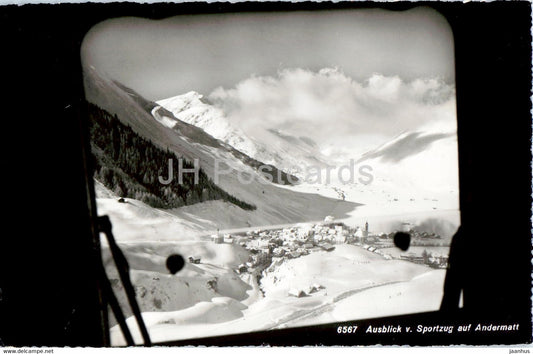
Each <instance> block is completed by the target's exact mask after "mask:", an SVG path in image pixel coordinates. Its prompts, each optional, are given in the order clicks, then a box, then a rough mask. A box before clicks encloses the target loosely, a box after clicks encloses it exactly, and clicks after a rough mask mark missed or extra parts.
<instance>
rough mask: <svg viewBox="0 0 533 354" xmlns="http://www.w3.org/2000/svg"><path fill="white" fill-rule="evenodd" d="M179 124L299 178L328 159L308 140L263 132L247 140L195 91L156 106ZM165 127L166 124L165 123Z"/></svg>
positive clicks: (221, 113) (279, 131)
mask: <svg viewBox="0 0 533 354" xmlns="http://www.w3.org/2000/svg"><path fill="white" fill-rule="evenodd" d="M156 103H157V104H158V105H160V106H161V107H163V108H165V109H167V110H168V111H170V112H172V114H173V115H174V116H175V117H176V118H177V119H179V120H181V121H184V122H187V123H189V124H192V125H194V126H196V127H198V128H201V129H203V130H204V131H205V132H207V133H208V134H210V135H211V136H213V137H215V138H217V139H219V140H221V141H223V142H225V143H226V144H228V145H230V146H232V147H234V148H235V149H237V150H239V151H241V152H243V153H244V154H246V155H248V156H250V157H252V158H254V159H257V160H260V161H262V162H264V163H267V164H271V165H274V166H277V167H278V168H281V169H282V170H284V171H288V172H290V173H294V174H296V175H298V173H297V170H298V169H301V170H303V169H305V168H306V167H308V166H317V167H325V166H326V165H327V158H326V157H325V156H323V155H322V154H321V152H320V150H319V148H318V147H317V145H316V143H315V142H313V140H311V139H310V138H307V137H295V136H292V135H290V134H287V133H286V132H283V131H281V130H279V129H269V128H267V129H264V130H263V131H262V132H261V133H260V137H259V138H258V137H250V136H248V135H247V134H246V133H245V132H244V131H242V130H241V129H239V128H238V127H236V126H235V125H234V124H232V123H231V122H230V121H229V120H228V119H227V117H226V115H225V114H224V111H223V110H222V109H220V108H219V107H216V106H214V105H212V104H211V103H210V102H209V101H208V100H207V99H206V98H204V97H203V96H202V95H201V94H199V93H198V92H195V91H190V92H188V93H185V94H183V95H179V96H175V97H170V98H167V99H163V100H160V101H157V102H156ZM167 123H168V121H167Z"/></svg>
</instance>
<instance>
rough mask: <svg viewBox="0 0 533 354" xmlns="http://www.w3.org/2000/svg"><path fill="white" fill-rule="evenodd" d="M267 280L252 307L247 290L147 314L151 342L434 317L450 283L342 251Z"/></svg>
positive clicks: (418, 269) (287, 265) (117, 338)
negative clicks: (295, 292)
mask: <svg viewBox="0 0 533 354" xmlns="http://www.w3.org/2000/svg"><path fill="white" fill-rule="evenodd" d="M178 274H179V273H178ZM263 274H264V276H263V280H262V281H261V284H262V289H263V291H264V296H257V297H256V298H255V300H254V301H251V302H250V301H248V302H247V301H246V300H247V299H249V298H250V291H251V290H252V289H248V292H247V293H246V294H247V296H248V297H246V298H245V299H244V300H242V299H241V300H239V299H238V298H234V297H232V296H228V295H226V296H220V297H213V298H211V299H210V300H201V301H199V302H197V303H196V304H194V305H192V306H188V307H186V308H183V309H178V310H175V311H157V310H153V311H148V312H143V318H144V319H145V321H146V324H147V326H148V330H149V332H150V336H151V338H152V340H153V341H155V342H158V341H169V340H179V339H188V338H197V337H206V336H215V335H225V334H232V333H248V332H253V331H258V330H269V329H274V328H283V327H298V326H303V325H316V324H320V323H327V322H335V321H341V320H342V321H347V320H356V319H361V318H371V317H376V316H388V315H391V314H401V313H415V312H423V311H434V310H437V309H438V307H439V304H440V299H441V297H442V281H443V277H444V271H443V270H438V271H435V270H432V269H430V268H428V267H425V266H421V265H416V264H412V263H409V262H404V261H398V260H386V259H384V258H382V257H380V256H378V255H375V254H373V253H371V252H368V251H366V250H364V249H362V248H360V247H358V246H353V245H339V246H338V247H337V248H336V249H335V250H334V251H332V252H324V251H322V252H317V253H314V254H311V255H309V256H304V257H300V258H298V259H291V260H287V259H285V260H280V261H278V262H276V263H275V264H273V265H272V266H271V267H270V268H269V269H267V270H266V271H265V272H264V273H263ZM312 284H318V285H320V286H321V288H320V289H318V290H317V291H315V292H312V293H308V294H307V296H305V297H301V298H297V297H293V296H289V295H288V292H289V291H290V289H292V288H296V289H307V288H308V287H309V285H312ZM232 286H236V285H232ZM237 288H239V287H238V286H237ZM242 289H244V288H242ZM128 323H129V325H130V328H132V330H133V332H134V337H135V339H136V341H140V340H141V338H140V334H139V332H138V330H137V329H136V326H135V325H134V319H133V318H131V317H130V318H129V319H128ZM111 334H112V341H113V343H114V344H115V345H123V344H124V341H123V338H122V337H121V334H120V330H119V328H118V326H115V327H114V328H112V331H111Z"/></svg>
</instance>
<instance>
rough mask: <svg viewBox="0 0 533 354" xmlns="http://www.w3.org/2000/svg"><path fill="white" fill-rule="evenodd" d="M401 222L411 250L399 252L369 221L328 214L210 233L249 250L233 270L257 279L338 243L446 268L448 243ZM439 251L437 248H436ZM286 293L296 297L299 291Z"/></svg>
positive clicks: (191, 259)
mask: <svg viewBox="0 0 533 354" xmlns="http://www.w3.org/2000/svg"><path fill="white" fill-rule="evenodd" d="M410 226H412V225H410V224H408V223H404V225H403V230H398V231H403V232H407V233H409V234H410V236H411V245H412V246H413V247H412V249H416V250H417V251H418V252H416V251H415V252H413V251H412V249H410V250H408V251H405V252H402V251H400V250H399V249H398V248H397V247H395V245H394V235H395V233H396V232H391V233H375V232H372V231H370V228H369V224H368V222H366V223H365V225H364V226H356V227H349V226H348V225H346V224H344V223H343V222H336V221H335V220H334V219H333V217H331V216H328V217H326V218H325V219H324V221H323V222H319V223H316V224H296V225H294V226H292V227H284V228H274V229H260V228H258V229H254V230H249V231H246V232H238V233H231V234H230V233H222V232H218V231H217V233H216V234H213V235H211V236H210V240H211V242H214V243H216V244H233V245H236V246H240V247H243V248H244V249H246V250H248V251H249V252H250V257H249V259H248V260H247V261H246V262H244V263H242V264H240V265H239V266H238V267H237V268H236V269H234V272H235V273H237V274H240V275H244V274H251V275H254V276H256V277H258V278H260V277H261V274H262V272H263V271H264V270H266V269H267V268H270V269H271V268H272V267H275V266H276V265H277V264H281V263H283V262H284V261H286V260H288V259H294V258H299V257H305V256H307V255H309V254H312V253H315V252H331V251H333V250H334V249H335V247H336V246H337V245H340V244H350V245H353V246H356V247H361V248H363V249H364V250H366V251H368V252H372V253H374V254H377V255H380V256H381V257H383V259H384V260H393V259H396V260H403V261H406V262H413V263H416V264H421V265H426V266H428V267H431V268H434V269H445V268H446V267H447V265H448V253H447V252H443V251H442V250H443V249H444V250H446V249H447V247H448V246H449V245H448V244H447V243H446V241H445V240H443V239H442V238H441V236H440V235H438V234H435V233H428V232H419V231H417V230H415V229H413V228H410ZM435 250H438V251H435ZM189 262H191V263H201V259H200V257H194V256H191V257H189ZM319 289H321V285H319V284H316V285H314V289H311V291H313V290H314V291H318V290H319ZM289 295H293V296H298V294H291V293H289Z"/></svg>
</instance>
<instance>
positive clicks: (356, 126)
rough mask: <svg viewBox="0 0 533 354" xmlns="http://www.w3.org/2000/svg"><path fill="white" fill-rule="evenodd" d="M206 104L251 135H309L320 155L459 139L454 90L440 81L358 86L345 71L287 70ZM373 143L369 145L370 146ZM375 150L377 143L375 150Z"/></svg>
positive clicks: (382, 79)
mask: <svg viewBox="0 0 533 354" xmlns="http://www.w3.org/2000/svg"><path fill="white" fill-rule="evenodd" d="M208 97H209V100H210V101H211V102H213V103H214V104H215V105H216V106H218V107H219V108H221V109H222V110H223V111H224V112H225V113H226V115H227V117H228V119H229V120H230V122H231V123H232V124H234V125H236V126H239V127H240V128H241V129H242V130H244V131H245V132H246V133H247V134H249V135H250V136H255V137H257V138H261V135H263V136H264V134H265V133H264V132H265V131H266V130H267V129H278V130H281V131H286V132H287V133H290V134H293V135H296V136H300V135H304V136H308V137H310V138H311V139H313V140H314V141H316V142H317V143H318V145H320V146H322V147H323V148H327V147H328V146H337V147H338V146H339V145H343V146H347V145H351V146H350V149H352V148H353V145H357V142H358V141H361V142H363V141H366V143H370V142H369V141H368V140H369V137H372V139H374V140H375V139H381V141H375V143H382V142H384V141H386V140H387V139H390V138H391V137H393V136H396V135H398V134H399V133H401V132H404V131H416V130H418V129H420V128H422V127H424V128H427V129H430V130H431V128H433V129H436V130H437V131H439V132H445V133H449V132H455V129H456V116H455V88H454V87H453V86H452V85H448V84H446V83H444V82H443V81H441V80H439V79H437V78H420V79H416V80H413V81H410V82H406V81H404V80H402V79H401V78H399V77H398V76H389V77H387V76H383V75H380V74H374V75H372V76H371V77H370V78H368V79H367V80H366V81H364V82H358V81H356V80H354V79H352V78H350V77H348V76H347V75H345V74H344V73H343V72H342V71H341V70H339V69H336V68H324V69H321V70H319V71H316V72H314V71H311V70H306V69H298V68H297V69H286V70H282V71H279V72H278V74H277V76H275V77H274V76H251V77H249V78H247V79H245V80H243V81H241V82H239V83H238V84H237V85H236V86H235V87H234V88H223V87H219V88H217V89H215V90H214V91H213V92H212V93H211V94H210V95H209V96H208ZM372 139H370V140H372ZM374 145H375V144H374Z"/></svg>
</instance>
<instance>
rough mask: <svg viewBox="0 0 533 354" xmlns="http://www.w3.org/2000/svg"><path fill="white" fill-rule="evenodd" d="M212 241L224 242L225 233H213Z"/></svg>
mask: <svg viewBox="0 0 533 354" xmlns="http://www.w3.org/2000/svg"><path fill="white" fill-rule="evenodd" d="M211 241H213V242H214V243H224V235H221V234H219V233H216V234H214V235H211Z"/></svg>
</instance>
